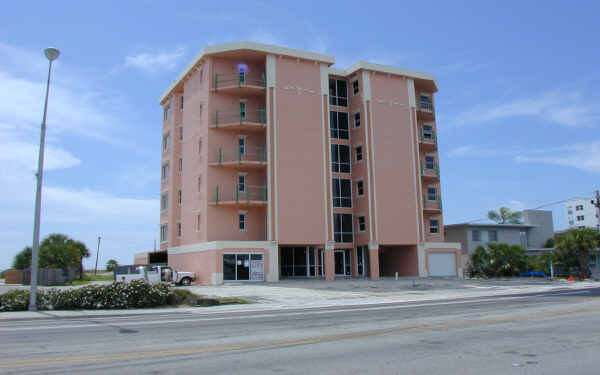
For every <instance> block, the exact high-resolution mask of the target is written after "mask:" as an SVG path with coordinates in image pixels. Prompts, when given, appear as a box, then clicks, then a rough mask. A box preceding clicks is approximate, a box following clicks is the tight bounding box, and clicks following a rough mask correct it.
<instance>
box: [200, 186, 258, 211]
mask: <svg viewBox="0 0 600 375" xmlns="http://www.w3.org/2000/svg"><path fill="white" fill-rule="evenodd" d="M210 204H212V205H215V206H266V204H267V187H266V186H253V185H239V184H236V185H217V187H216V189H215V199H214V201H212V202H210Z"/></svg>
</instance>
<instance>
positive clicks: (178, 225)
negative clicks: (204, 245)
mask: <svg viewBox="0 0 600 375" xmlns="http://www.w3.org/2000/svg"><path fill="white" fill-rule="evenodd" d="M181 231H182V230H181V223H177V237H181Z"/></svg>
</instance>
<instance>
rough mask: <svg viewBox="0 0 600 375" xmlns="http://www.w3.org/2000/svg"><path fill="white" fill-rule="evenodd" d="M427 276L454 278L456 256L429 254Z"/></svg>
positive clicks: (452, 254)
mask: <svg viewBox="0 0 600 375" xmlns="http://www.w3.org/2000/svg"><path fill="white" fill-rule="evenodd" d="M429 276H456V254H455V253H430V254H429Z"/></svg>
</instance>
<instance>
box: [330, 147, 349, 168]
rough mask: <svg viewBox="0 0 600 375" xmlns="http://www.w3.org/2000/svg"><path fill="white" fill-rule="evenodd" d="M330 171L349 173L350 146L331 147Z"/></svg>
mask: <svg viewBox="0 0 600 375" xmlns="http://www.w3.org/2000/svg"><path fill="white" fill-rule="evenodd" d="M331 170H332V171H333V172H337V173H350V146H346V145H338V144H333V145H331Z"/></svg>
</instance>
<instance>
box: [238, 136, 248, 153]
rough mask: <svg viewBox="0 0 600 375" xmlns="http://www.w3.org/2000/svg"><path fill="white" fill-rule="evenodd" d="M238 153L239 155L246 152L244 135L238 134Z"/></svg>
mask: <svg viewBox="0 0 600 375" xmlns="http://www.w3.org/2000/svg"><path fill="white" fill-rule="evenodd" d="M238 153H239V155H244V154H245V153H246V136H245V135H240V136H238Z"/></svg>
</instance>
